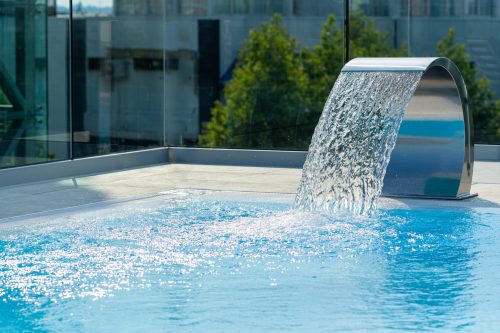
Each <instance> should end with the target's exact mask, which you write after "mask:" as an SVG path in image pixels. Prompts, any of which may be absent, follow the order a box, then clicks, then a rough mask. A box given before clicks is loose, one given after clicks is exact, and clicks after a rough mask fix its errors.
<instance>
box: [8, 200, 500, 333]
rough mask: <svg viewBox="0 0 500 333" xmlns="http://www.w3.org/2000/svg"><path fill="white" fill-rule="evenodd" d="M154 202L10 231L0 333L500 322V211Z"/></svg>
mask: <svg viewBox="0 0 500 333" xmlns="http://www.w3.org/2000/svg"><path fill="white" fill-rule="evenodd" d="M156 204H157V205H156V206H152V207H151V208H148V207H146V208H134V207H128V208H120V209H115V210H114V211H107V212H106V213H105V214H104V213H102V212H96V213H86V214H76V215H74V216H71V217H66V218H56V219H55V220H53V221H51V222H45V223H40V224H35V225H21V226H8V225H6V226H2V227H0V249H1V250H2V251H1V252H0V295H1V296H0V311H1V313H2V316H0V331H1V330H2V329H3V328H5V327H12V328H13V329H14V330H22V329H26V330H30V329H32V330H33V327H34V328H36V329H40V330H47V331H67V330H77V331H110V330H114V331H116V330H118V331H120V332H127V331H134V330H136V331H137V330H139V329H142V330H143V331H144V330H147V331H152V332H154V331H165V330H171V331H175V332H192V331H198V332H205V331H222V332H227V331H231V332H232V331H241V332H259V331H260V332H269V331H272V330H278V331H287V332H322V331H339V332H340V331H346V330H355V331H363V330H365V331H373V330H383V331H389V332H390V331H401V330H409V331H422V330H424V329H439V330H440V331H442V330H444V331H457V330H465V331H467V330H469V331H474V332H477V331H481V330H483V329H486V328H487V327H488V325H494V324H495V325H496V324H500V323H499V321H498V319H492V318H500V310H498V309H499V308H500V306H499V305H500V302H499V301H498V300H497V297H496V295H497V294H498V293H500V287H499V286H498V284H497V283H496V281H497V280H498V275H499V272H500V264H499V263H498V260H496V259H495V258H498V255H500V249H499V247H498V239H499V237H500V228H499V227H498V226H497V225H495V223H494V222H495V221H497V220H498V216H499V212H498V210H492V211H490V212H489V213H483V212H470V211H456V212H450V211H428V210H413V211H403V210H390V211H385V212H381V213H380V214H379V215H378V216H377V217H374V218H365V219H358V220H355V221H354V220H352V218H350V217H343V216H335V217H333V216H331V215H327V214H313V213H305V212H298V211H293V210H291V211H290V210H289V206H288V205H282V204H262V203H241V202H227V201H196V200H192V199H189V200H178V201H175V200H170V201H166V200H165V201H161V202H157V203H156ZM99 215H101V217H98V216H99ZM485 263H487V269H484V268H485ZM485 308H486V309H490V312H484V309H485ZM82 309H84V310H85V311H83V310H82ZM491 309H496V310H491ZM491 311H496V312H493V313H492V312H491ZM484 313H489V315H488V316H489V317H484V316H485V314H484ZM492 314H493V316H491V315H492ZM137 323H142V324H141V325H142V326H141V327H140V328H138V327H137V326H136V325H137ZM144 323H146V324H144ZM9 325H10V326H9Z"/></svg>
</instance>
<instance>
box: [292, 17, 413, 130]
mask: <svg viewBox="0 0 500 333" xmlns="http://www.w3.org/2000/svg"><path fill="white" fill-rule="evenodd" d="M343 38H344V37H343V34H342V31H341V29H339V28H338V27H337V26H336V20H335V16H334V15H330V16H328V19H327V20H326V21H325V23H324V24H323V27H322V29H321V33H320V41H321V42H320V44H319V45H317V46H314V47H313V48H311V49H304V50H303V51H302V52H303V59H304V68H305V70H306V72H307V75H308V77H309V81H310V82H309V84H308V87H309V91H308V95H309V96H310V99H311V102H310V103H311V107H310V108H309V112H308V114H307V115H308V117H307V120H308V121H307V123H309V124H313V127H312V130H311V131H310V132H309V133H307V134H306V137H307V138H308V139H310V138H311V136H312V132H313V130H314V126H315V125H316V123H317V122H318V119H319V117H320V115H321V112H322V111H323V106H324V104H325V102H326V100H327V98H328V95H329V93H330V90H331V89H332V87H333V84H334V83H335V80H336V79H337V77H338V75H339V73H340V70H341V69H342V67H343V65H344V49H343ZM349 45H350V50H351V58H357V57H382V56H383V57H398V56H402V55H403V54H404V51H403V50H404V49H405V47H404V46H403V47H401V48H400V49H396V48H394V47H392V46H391V45H390V43H389V35H388V34H386V33H384V32H382V31H380V30H379V29H377V27H376V26H375V22H374V21H373V20H372V19H370V18H369V17H367V16H366V15H365V13H364V12H363V11H362V10H361V9H355V10H354V11H353V12H352V14H351V20H350V39H349Z"/></svg>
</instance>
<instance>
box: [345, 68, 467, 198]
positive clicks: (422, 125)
mask: <svg viewBox="0 0 500 333" xmlns="http://www.w3.org/2000/svg"><path fill="white" fill-rule="evenodd" d="M353 71H357V72H387V71H391V72H409V71H419V72H423V75H422V78H421V80H420V82H419V84H418V87H417V89H416V91H415V94H414V95H413V97H412V99H411V100H410V104H409V105H408V109H407V110H406V112H405V115H404V118H403V122H402V124H401V127H400V129H399V134H398V139H397V143H396V147H395V148H394V150H393V152H392V154H391V159H390V162H389V165H388V167H387V172H386V175H385V178H384V187H383V189H382V195H384V196H408V197H427V198H443V199H463V198H467V197H470V196H474V195H473V194H471V193H470V188H471V182H472V170H473V165H474V145H473V142H472V117H471V113H470V111H469V106H468V97H467V90H466V87H465V83H464V80H463V78H462V75H461V74H460V71H459V70H458V68H457V66H456V65H455V64H453V62H451V61H450V60H449V59H447V58H357V59H354V60H351V61H350V62H348V63H347V64H346V65H345V66H344V68H343V69H342V72H353Z"/></svg>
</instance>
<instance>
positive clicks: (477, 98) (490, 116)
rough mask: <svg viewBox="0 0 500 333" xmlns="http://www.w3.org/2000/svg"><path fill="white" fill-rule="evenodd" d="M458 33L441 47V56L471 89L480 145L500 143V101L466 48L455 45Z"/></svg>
mask: <svg viewBox="0 0 500 333" xmlns="http://www.w3.org/2000/svg"><path fill="white" fill-rule="evenodd" d="M455 37H456V31H455V29H453V28H451V29H450V30H449V31H448V34H447V35H446V36H445V37H444V38H443V39H442V40H441V41H439V43H438V44H437V53H438V55H439V56H441V57H447V58H449V59H450V60H451V61H453V62H454V63H455V64H456V65H457V67H458V68H459V69H460V71H461V73H462V76H463V78H464V81H465V85H466V86H467V92H468V94H469V100H470V106H471V110H472V117H473V122H474V129H475V130H474V132H475V133H474V136H475V141H476V142H488V143H491V142H499V141H500V100H495V94H494V92H493V91H492V90H491V88H490V82H489V80H488V79H487V78H486V77H484V76H483V77H479V74H478V70H477V68H476V67H475V66H474V63H473V62H471V59H470V55H469V54H468V53H467V52H466V48H465V45H464V44H460V43H456V42H455Z"/></svg>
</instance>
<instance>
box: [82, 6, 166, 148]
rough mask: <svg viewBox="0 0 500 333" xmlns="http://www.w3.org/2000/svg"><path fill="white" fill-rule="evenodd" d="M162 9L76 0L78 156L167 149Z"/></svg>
mask: <svg viewBox="0 0 500 333" xmlns="http://www.w3.org/2000/svg"><path fill="white" fill-rule="evenodd" d="M164 10H165V9H164V6H163V1H157V0H122V1H114V2H113V1H111V0H100V1H99V0H79V1H73V20H72V24H73V28H72V31H73V36H72V43H73V47H72V79H73V95H72V106H73V117H72V120H73V130H74V134H73V138H74V145H73V154H74V157H75V158H77V157H85V156H92V155H101V154H108V153H112V152H121V151H129V150H136V149H142V148H146V147H158V146H161V145H163V121H164V119H163V110H164V102H163V97H164V95H163V89H164V74H163V69H164V59H163V56H164V52H163V49H164V34H163V29H162V27H163V22H164V13H165V12H164Z"/></svg>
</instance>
